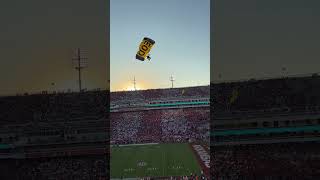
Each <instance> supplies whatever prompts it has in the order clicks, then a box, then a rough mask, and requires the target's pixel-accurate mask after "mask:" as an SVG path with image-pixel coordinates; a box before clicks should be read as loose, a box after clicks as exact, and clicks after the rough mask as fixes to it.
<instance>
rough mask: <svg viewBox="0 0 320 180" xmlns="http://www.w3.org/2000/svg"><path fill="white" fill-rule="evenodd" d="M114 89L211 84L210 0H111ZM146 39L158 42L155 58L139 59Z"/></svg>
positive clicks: (112, 79) (111, 65) (112, 83)
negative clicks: (170, 78) (138, 53)
mask: <svg viewBox="0 0 320 180" xmlns="http://www.w3.org/2000/svg"><path fill="white" fill-rule="evenodd" d="M110 7H111V8H110V11H111V16H110V21H111V23H110V33H111V34H110V38H111V39H110V46H111V49H110V67H111V69H110V70H111V74H110V78H111V90H112V91H118V90H130V89H131V90H132V89H133V78H134V76H135V77H136V80H137V88H138V89H154V88H169V87H171V82H170V81H169V77H170V76H171V75H173V77H174V78H175V80H176V81H175V82H174V86H175V87H186V86H197V85H209V82H210V1H209V0H161V1H159V0H134V1H133V0H111V3H110ZM144 37H149V38H151V39H153V40H155V42H156V43H155V45H154V46H153V48H152V50H151V52H150V54H151V58H152V59H151V61H148V60H147V61H144V62H142V61H139V60H136V59H135V54H136V52H137V51H138V48H139V44H140V42H141V41H142V39H143V38H144Z"/></svg>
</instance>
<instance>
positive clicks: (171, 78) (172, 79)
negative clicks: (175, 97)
mask: <svg viewBox="0 0 320 180" xmlns="http://www.w3.org/2000/svg"><path fill="white" fill-rule="evenodd" d="M170 81H171V88H173V81H175V79H174V78H173V77H172V75H171V76H170Z"/></svg>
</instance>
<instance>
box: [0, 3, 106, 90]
mask: <svg viewBox="0 0 320 180" xmlns="http://www.w3.org/2000/svg"><path fill="white" fill-rule="evenodd" d="M108 9H109V7H108V3H107V1H105V0H95V1H87V0H68V1H65V0H56V1H41V0H28V1H18V0H3V1H1V5H0V22H1V25H0V73H1V76H0V96H1V95H14V94H16V93H25V92H28V93H38V92H41V91H44V90H47V91H49V92H52V91H66V90H67V89H71V90H74V91H77V90H78V84H77V83H78V76H77V71H76V70H75V69H74V65H73V64H72V58H73V55H72V51H73V49H74V48H78V47H80V48H84V49H86V51H88V53H87V58H88V68H86V69H85V70H84V71H83V88H87V89H88V90H89V89H95V88H101V89H107V88H108V85H107V83H108V79H109V77H108V75H109V72H108V71H109V67H108V65H109V62H108V61H109V60H108V57H109V53H108V51H109V44H108V43H107V42H109V39H108V38H109V32H108V29H109V28H108V25H109V11H108ZM52 83H54V85H52Z"/></svg>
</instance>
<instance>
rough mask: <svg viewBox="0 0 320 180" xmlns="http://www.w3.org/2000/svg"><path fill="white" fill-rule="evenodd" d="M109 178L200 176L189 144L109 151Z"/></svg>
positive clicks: (127, 147)
mask: <svg viewBox="0 0 320 180" xmlns="http://www.w3.org/2000/svg"><path fill="white" fill-rule="evenodd" d="M110 156H111V157H110V158H111V164H110V169H111V178H121V177H122V178H135V177H168V176H184V175H190V174H191V173H196V174H200V172H201V168H200V165H199V164H198V161H197V159H196V157H195V155H194V154H193V152H192V150H191V148H190V146H189V145H188V144H146V145H129V146H121V147H112V148H111V155H110Z"/></svg>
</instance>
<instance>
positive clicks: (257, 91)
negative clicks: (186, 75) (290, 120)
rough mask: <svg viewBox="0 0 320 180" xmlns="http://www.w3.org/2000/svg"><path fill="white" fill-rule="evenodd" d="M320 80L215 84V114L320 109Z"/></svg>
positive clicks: (213, 94)
mask: <svg viewBox="0 0 320 180" xmlns="http://www.w3.org/2000/svg"><path fill="white" fill-rule="evenodd" d="M319 84H320V77H319V76H311V77H296V78H279V79H268V80H250V81H244V82H229V83H218V84H211V90H210V91H211V95H212V99H213V100H214V105H215V106H214V113H221V112H230V111H257V110H264V111H265V110H271V109H278V110H285V111H291V112H296V111H306V110H308V111H313V110H320V95H319V93H318V92H319V90H320V85H319Z"/></svg>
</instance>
